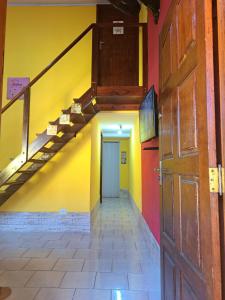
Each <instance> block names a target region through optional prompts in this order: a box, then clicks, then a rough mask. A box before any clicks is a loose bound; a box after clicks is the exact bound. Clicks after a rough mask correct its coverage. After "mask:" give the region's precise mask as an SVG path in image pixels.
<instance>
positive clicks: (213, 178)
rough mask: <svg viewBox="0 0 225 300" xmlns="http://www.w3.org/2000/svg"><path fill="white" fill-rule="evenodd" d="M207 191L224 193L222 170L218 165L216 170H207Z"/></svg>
mask: <svg viewBox="0 0 225 300" xmlns="http://www.w3.org/2000/svg"><path fill="white" fill-rule="evenodd" d="M209 189H210V193H219V195H220V196H222V195H223V193H224V168H222V166H221V165H218V168H209Z"/></svg>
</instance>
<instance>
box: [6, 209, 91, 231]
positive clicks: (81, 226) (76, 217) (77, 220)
mask: <svg viewBox="0 0 225 300" xmlns="http://www.w3.org/2000/svg"><path fill="white" fill-rule="evenodd" d="M90 229H91V216H90V213H63V214H62V213H33V212H15V213H12V212H1V213H0V231H17V232H43V231H49V232H90Z"/></svg>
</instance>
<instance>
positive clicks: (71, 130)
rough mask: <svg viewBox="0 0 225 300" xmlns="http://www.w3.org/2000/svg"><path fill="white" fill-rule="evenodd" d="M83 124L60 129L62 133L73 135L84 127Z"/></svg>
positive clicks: (65, 126)
mask: <svg viewBox="0 0 225 300" xmlns="http://www.w3.org/2000/svg"><path fill="white" fill-rule="evenodd" d="M84 125H85V124H84V123H83V124H81V123H76V124H75V125H74V126H69V125H64V126H63V127H62V129H61V131H62V132H65V133H73V134H75V133H76V132H77V131H79V130H80V129H81V128H83V127H84Z"/></svg>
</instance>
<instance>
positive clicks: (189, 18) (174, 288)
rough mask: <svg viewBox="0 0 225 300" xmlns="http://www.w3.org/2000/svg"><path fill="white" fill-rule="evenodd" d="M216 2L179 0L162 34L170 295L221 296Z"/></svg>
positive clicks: (164, 231)
mask: <svg viewBox="0 0 225 300" xmlns="http://www.w3.org/2000/svg"><path fill="white" fill-rule="evenodd" d="M211 4H212V2H211V0H199V1H195V0H172V4H171V7H170V10H169V13H168V16H167V18H166V20H165V23H164V26H163V28H162V32H161V34H160V61H161V62H162V63H161V64H160V99H159V107H160V109H159V110H160V112H161V114H162V118H161V119H160V159H161V165H162V174H163V175H162V185H161V245H162V260H161V263H162V283H163V293H162V295H163V298H162V299H163V300H167V299H175V300H192V299H194V300H203V299H204V300H219V299H220V300H221V298H220V297H217V298H215V297H214V295H219V289H218V288H219V286H220V284H219V283H218V282H220V277H219V275H218V274H219V273H218V268H217V266H216V265H215V264H214V262H215V261H217V258H216V257H217V256H219V252H215V247H213V245H212V240H213V238H214V237H213V234H215V235H218V231H219V228H217V229H216V227H215V226H214V228H213V230H212V224H213V222H214V220H213V219H212V216H214V217H215V218H218V212H217V211H216V210H215V211H213V213H212V209H213V208H214V207H213V208H212V206H211V201H212V199H214V200H215V199H216V197H215V195H213V196H212V195H211V194H210V192H209V177H208V173H209V172H208V168H209V167H211V166H212V165H213V164H216V159H215V157H216V155H215V146H213V147H212V145H213V143H214V141H215V128H214V127H213V126H214V124H215V123H214V120H215V112H214V111H213V110H212V108H213V103H214V94H213V85H212V83H213V81H212V78H213V68H212V66H213V56H212V51H211V49H212V44H210V43H211V42H212V40H211V39H210V34H211V38H212V32H211V31H210V26H211V25H212V24H211V23H210V22H211V19H210V13H211V12H212V10H211ZM174 24H176V26H175V25H174ZM210 72H211V73H210ZM210 74H211V75H210ZM209 124H210V126H209ZM214 145H215V144H214ZM212 197H213V198H212ZM215 207H216V206H215ZM217 250H219V249H217ZM165 253H166V255H165ZM215 270H217V273H215ZM174 274H175V275H174ZM215 274H217V275H216V276H217V277H216V278H217V280H219V281H217V282H216V283H215V281H214V278H215ZM216 285H217V291H215V290H214V287H215V286H216Z"/></svg>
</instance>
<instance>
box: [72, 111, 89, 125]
mask: <svg viewBox="0 0 225 300" xmlns="http://www.w3.org/2000/svg"><path fill="white" fill-rule="evenodd" d="M70 121H71V122H72V123H73V124H80V123H82V124H85V123H86V119H85V115H82V114H72V113H71V114H70Z"/></svg>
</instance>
